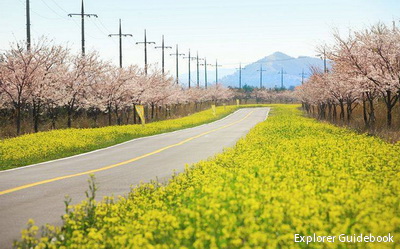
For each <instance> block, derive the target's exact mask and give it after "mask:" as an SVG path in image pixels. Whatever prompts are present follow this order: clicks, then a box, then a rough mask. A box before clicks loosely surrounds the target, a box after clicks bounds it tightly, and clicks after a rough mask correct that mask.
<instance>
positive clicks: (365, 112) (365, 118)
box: [362, 93, 369, 128]
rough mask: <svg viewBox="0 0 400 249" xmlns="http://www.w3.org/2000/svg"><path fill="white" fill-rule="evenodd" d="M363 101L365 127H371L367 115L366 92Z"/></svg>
mask: <svg viewBox="0 0 400 249" xmlns="http://www.w3.org/2000/svg"><path fill="white" fill-rule="evenodd" d="M362 103H363V118H364V124H365V128H369V121H368V115H367V101H366V100H365V96H364V93H363V94H362Z"/></svg>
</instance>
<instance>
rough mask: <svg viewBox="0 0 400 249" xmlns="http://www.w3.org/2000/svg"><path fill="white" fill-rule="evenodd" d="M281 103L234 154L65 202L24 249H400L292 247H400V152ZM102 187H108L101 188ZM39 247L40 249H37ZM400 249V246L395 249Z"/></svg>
mask: <svg viewBox="0 0 400 249" xmlns="http://www.w3.org/2000/svg"><path fill="white" fill-rule="evenodd" d="M298 108H299V106H298V105H276V106H274V108H273V109H272V111H271V114H270V116H269V118H268V119H267V120H266V121H265V122H262V123H260V124H258V125H257V126H256V127H255V128H253V129H252V130H251V131H250V133H249V134H248V135H247V136H246V137H245V138H243V139H241V140H240V141H239V142H238V143H237V144H236V146H235V147H233V148H232V149H229V150H227V151H225V152H224V153H222V154H219V155H217V156H216V157H215V158H214V159H212V160H209V161H203V162H200V163H197V164H195V165H193V166H190V167H188V168H187V169H186V171H185V172H184V173H181V174H179V175H176V176H174V177H173V178H172V179H171V180H170V181H169V183H168V184H165V185H162V184H160V183H158V182H152V183H148V184H143V185H141V186H139V187H137V188H134V189H132V191H131V193H129V195H127V196H126V197H123V198H119V199H113V198H106V199H105V200H104V201H103V202H96V201H95V200H94V195H95V190H96V186H95V184H94V179H93V178H92V180H91V181H90V191H89V192H88V194H87V196H88V199H87V200H86V201H84V202H82V203H81V204H80V205H77V206H69V205H68V201H67V202H66V204H67V208H66V209H67V212H66V214H65V215H64V216H63V225H62V227H51V226H48V227H47V228H46V229H44V230H43V231H42V232H43V233H42V236H41V237H40V238H37V237H36V236H37V234H38V228H37V227H36V226H35V225H34V223H33V221H30V222H29V227H28V229H26V230H24V231H23V233H22V238H21V240H20V241H19V242H17V243H16V244H15V246H16V247H17V248H396V245H395V244H393V243H348V244H338V243H337V242H335V243H326V244H322V243H315V244H312V245H311V244H309V245H306V244H305V243H294V234H296V233H297V234H302V235H312V233H313V232H316V233H319V234H323V235H329V234H333V235H340V234H347V235H353V234H359V233H363V234H369V233H372V234H374V235H376V236H379V235H387V234H388V233H391V235H394V241H396V242H398V241H399V240H400V229H399V228H400V206H399V196H400V182H399V181H398V179H399V177H400V157H399V156H398V155H399V152H400V144H389V143H386V142H385V141H383V140H381V139H379V138H377V137H373V136H368V135H365V134H357V133H355V132H353V131H351V130H348V129H344V128H340V127H336V126H334V125H331V124H328V123H321V122H318V121H317V120H314V119H311V118H307V117H303V116H302V112H301V111H300V110H299V109H298ZM99 187H100V188H101V186H99ZM35 246H36V247H35ZM397 246H398V245H397Z"/></svg>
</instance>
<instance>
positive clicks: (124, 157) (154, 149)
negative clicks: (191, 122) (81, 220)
mask: <svg viewBox="0 0 400 249" xmlns="http://www.w3.org/2000/svg"><path fill="white" fill-rule="evenodd" d="M268 112H269V108H246V109H240V110H238V111H236V112H235V113H233V114H231V115H229V116H227V117H226V118H224V119H221V120H218V121H215V122H213V123H210V124H206V125H201V126H197V127H194V128H189V129H184V130H179V131H175V132H170V133H164V134H160V135H155V136H150V137H144V138H138V139H134V140H131V141H128V142H125V143H122V144H119V145H116V146H112V147H109V148H105V149H101V150H97V151H94V152H89V153H86V154H82V155H78V156H73V157H69V158H65V159H60V160H55V161H51V162H46V163H41V164H36V165H32V166H27V167H22V168H17V169H12V170H7V171H0V248H2V249H3V248H11V247H12V242H13V240H15V239H19V238H20V231H21V229H23V228H26V223H27V221H28V219H29V218H32V219H34V220H35V222H36V225H39V226H41V225H43V224H46V223H50V224H54V225H61V215H63V214H64V212H65V211H64V210H65V207H64V200H65V195H69V196H70V197H71V198H72V204H75V203H79V202H80V201H82V200H84V199H85V198H86V197H85V191H86V190H87V189H88V183H87V180H88V178H89V175H90V174H94V175H95V176H96V182H97V184H98V186H99V190H98V192H97V197H98V199H102V197H103V196H119V195H124V194H127V193H128V192H129V190H130V188H131V186H134V185H136V184H139V183H140V182H148V181H150V180H153V179H156V178H158V179H159V180H165V179H168V178H169V177H170V176H171V175H172V174H174V171H175V172H177V173H179V172H182V171H183V170H184V168H185V165H186V164H192V163H195V162H198V161H200V160H205V159H207V158H209V157H211V156H213V155H215V154H216V153H219V152H222V151H223V149H224V148H226V147H231V146H233V145H234V144H235V143H236V141H237V140H238V139H239V138H241V137H243V136H244V135H245V134H246V133H247V132H248V131H249V130H250V129H251V128H252V127H253V126H255V125H256V124H257V123H259V122H261V121H263V120H265V119H266V117H267V115H268Z"/></svg>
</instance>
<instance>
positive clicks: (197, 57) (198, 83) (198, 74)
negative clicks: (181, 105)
mask: <svg viewBox="0 0 400 249" xmlns="http://www.w3.org/2000/svg"><path fill="white" fill-rule="evenodd" d="M196 60H197V88H199V87H200V64H199V61H200V60H204V58H199V52H198V51H197V56H196Z"/></svg>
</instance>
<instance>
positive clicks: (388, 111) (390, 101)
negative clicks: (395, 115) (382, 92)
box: [384, 91, 398, 128]
mask: <svg viewBox="0 0 400 249" xmlns="http://www.w3.org/2000/svg"><path fill="white" fill-rule="evenodd" d="M384 99H385V103H386V121H387V122H386V124H387V127H388V128H391V127H392V109H393V107H394V105H395V104H396V102H397V99H398V95H395V96H394V97H392V92H391V91H386V96H385V98H384Z"/></svg>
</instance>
